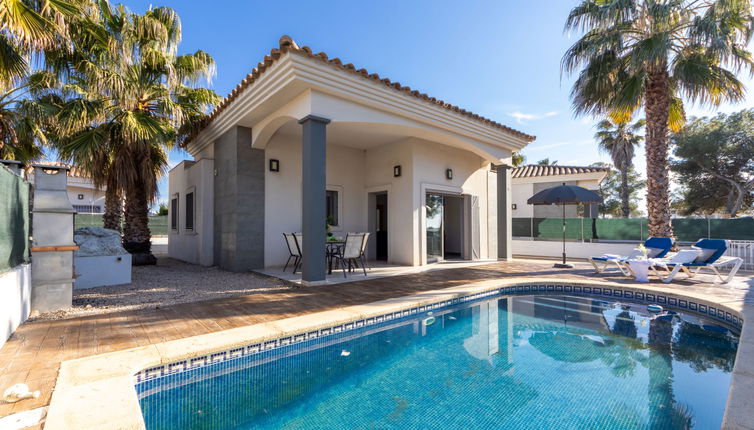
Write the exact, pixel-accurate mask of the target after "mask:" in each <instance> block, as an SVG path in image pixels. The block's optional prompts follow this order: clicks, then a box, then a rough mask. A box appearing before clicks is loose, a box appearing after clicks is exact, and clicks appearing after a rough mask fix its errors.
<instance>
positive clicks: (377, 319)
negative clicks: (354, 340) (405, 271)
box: [133, 283, 743, 385]
mask: <svg viewBox="0 0 754 430" xmlns="http://www.w3.org/2000/svg"><path fill="white" fill-rule="evenodd" d="M542 293H544V294H571V295H586V296H590V297H609V298H616V299H621V300H629V301H633V302H641V303H646V304H660V305H665V306H668V307H670V308H673V310H687V311H691V312H694V313H697V314H703V315H704V316H706V317H711V318H713V319H714V320H717V321H718V322H721V323H723V324H725V325H727V326H729V327H732V328H733V329H734V330H736V331H740V330H741V328H742V326H743V318H742V317H741V316H740V314H738V313H737V312H731V311H729V310H725V309H721V308H720V305H717V304H714V305H713V304H711V303H709V302H702V301H701V300H699V301H692V300H690V299H688V298H680V297H675V296H673V295H672V294H667V295H664V294H657V293H648V292H644V291H637V290H635V289H632V288H616V287H613V286H609V287H607V286H594V285H579V284H554V283H546V284H542V283H532V284H520V285H511V286H505V287H500V288H493V289H490V290H487V291H483V292H479V293H474V294H468V295H464V296H461V297H455V298H452V299H446V300H441V301H438V302H436V303H431V304H423V305H419V306H414V307H410V308H407V309H404V310H398V311H393V312H388V313H385V314H380V315H376V316H369V317H365V318H361V319H357V320H355V321H350V322H345V323H341V324H336V325H333V326H329V327H324V328H320V329H316V330H312V331H308V332H303V333H298V334H293V335H288V336H284V337H281V338H278V339H272V340H264V341H260V342H255V343H252V344H249V345H245V346H241V347H235V348H232V349H228V350H224V351H219V352H213V353H209V354H204V355H201V356H198V357H193V358H189V359H185V360H180V361H176V362H173V363H167V364H161V365H158V366H152V367H149V368H147V369H144V370H141V371H139V372H136V373H135V374H134V375H133V383H134V385H139V384H142V383H144V382H147V381H152V380H154V379H157V378H162V377H166V376H171V375H176V374H179V373H182V372H187V371H191V370H195V369H199V368H202V367H206V366H211V365H216V364H219V363H223V362H226V361H230V360H236V359H240V358H244V357H248V356H252V355H255V354H260V353H262V352H267V351H270V350H273V349H277V348H282V347H286V346H290V345H295V344H298V343H303V342H306V341H310V340H312V339H317V338H321V337H324V336H330V335H333V334H337V333H342V332H347V331H350V330H355V329H359V328H363V327H367V326H371V325H375V324H380V323H383V322H387V321H392V320H395V319H399V318H403V317H409V316H412V315H416V314H421V313H424V312H428V311H432V310H435V309H438V308H443V307H446V306H453V305H457V304H461V303H466V302H470V301H476V300H480V299H484V298H486V297H490V296H496V295H503V296H505V295H511V296H512V295H530V294H542Z"/></svg>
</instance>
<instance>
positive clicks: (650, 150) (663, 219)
mask: <svg viewBox="0 0 754 430" xmlns="http://www.w3.org/2000/svg"><path fill="white" fill-rule="evenodd" d="M669 78H670V77H669V76H668V72H667V70H666V69H665V68H664V67H662V68H658V69H657V70H653V71H651V72H650V73H649V82H648V83H647V87H646V94H645V106H644V110H645V113H646V116H647V127H646V144H645V149H646V156H647V215H648V216H649V235H650V236H655V237H672V236H673V227H672V225H671V222H670V190H669V187H670V180H669V171H668V115H669V110H670V88H669Z"/></svg>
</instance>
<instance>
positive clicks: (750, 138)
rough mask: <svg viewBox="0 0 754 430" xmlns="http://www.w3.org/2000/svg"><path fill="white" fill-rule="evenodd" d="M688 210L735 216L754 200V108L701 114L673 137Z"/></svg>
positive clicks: (674, 161)
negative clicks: (705, 116)
mask: <svg viewBox="0 0 754 430" xmlns="http://www.w3.org/2000/svg"><path fill="white" fill-rule="evenodd" d="M672 143H673V155H674V156H675V159H674V160H673V163H672V169H673V171H674V172H676V174H677V176H678V178H679V181H680V182H681V184H682V185H683V186H684V189H685V190H684V193H683V196H684V202H683V203H684V204H683V206H684V209H683V211H684V213H686V214H690V213H694V212H697V211H700V212H704V213H715V212H718V211H721V210H722V211H723V212H724V213H725V214H727V215H729V216H731V217H735V216H737V215H738V213H739V212H740V211H741V210H742V209H745V208H747V205H748V208H749V209H751V207H750V205H751V203H752V200H754V109H749V110H743V111H740V112H736V113H733V114H730V115H725V114H719V115H717V116H716V117H714V118H699V119H695V120H694V121H692V122H690V123H689V124H687V125H686V126H685V127H684V128H683V129H682V130H681V131H679V132H678V133H675V134H674V135H673V136H672Z"/></svg>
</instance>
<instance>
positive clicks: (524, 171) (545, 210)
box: [511, 165, 608, 218]
mask: <svg viewBox="0 0 754 430" xmlns="http://www.w3.org/2000/svg"><path fill="white" fill-rule="evenodd" d="M607 173H608V169H607V168H606V167H589V166H557V165H556V166H540V165H527V166H520V167H516V168H515V169H513V171H512V174H511V176H512V177H513V190H512V193H511V194H512V198H513V200H512V201H513V208H512V209H513V218H532V217H533V218H560V217H562V216H563V208H562V207H560V206H555V205H551V206H542V205H537V206H534V205H530V204H527V203H526V201H527V200H528V199H529V197H531V196H533V195H534V194H536V193H538V192H540V191H542V190H544V189H547V188H551V187H554V186H557V185H562V184H563V183H565V184H567V185H578V186H579V187H582V188H586V189H588V190H599V185H600V182H601V181H602V180H603V179H604V178H605V176H607ZM597 206H598V205H590V206H589V207H587V208H586V211H585V213H584V216H585V217H591V218H596V217H597V215H598V212H597ZM565 210H566V217H569V218H575V217H577V216H578V213H577V206H576V205H567V206H566V207H565Z"/></svg>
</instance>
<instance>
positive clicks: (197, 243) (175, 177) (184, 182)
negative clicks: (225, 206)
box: [167, 159, 215, 266]
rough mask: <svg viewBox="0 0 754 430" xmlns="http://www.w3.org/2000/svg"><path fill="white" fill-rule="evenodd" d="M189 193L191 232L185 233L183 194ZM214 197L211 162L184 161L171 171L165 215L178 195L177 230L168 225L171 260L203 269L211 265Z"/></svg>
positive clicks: (212, 166)
mask: <svg viewBox="0 0 754 430" xmlns="http://www.w3.org/2000/svg"><path fill="white" fill-rule="evenodd" d="M190 191H193V192H194V205H195V208H194V229H193V230H186V193H187V192H190ZM214 193H215V189H214V160H212V159H202V160H199V161H196V162H192V161H183V162H181V163H180V164H178V165H177V166H175V167H174V168H173V169H172V170H170V173H169V180H168V196H167V197H168V211H172V207H171V203H170V202H171V201H172V199H173V197H174V196H175V195H176V194H178V229H177V230H174V229H173V226H172V225H168V255H169V256H170V257H172V258H176V259H178V260H183V261H188V262H189V263H194V264H201V265H203V266H211V265H212V264H214V238H213V228H214V201H215V198H214ZM171 215H172V212H169V213H168V224H169V223H170V219H171Z"/></svg>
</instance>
